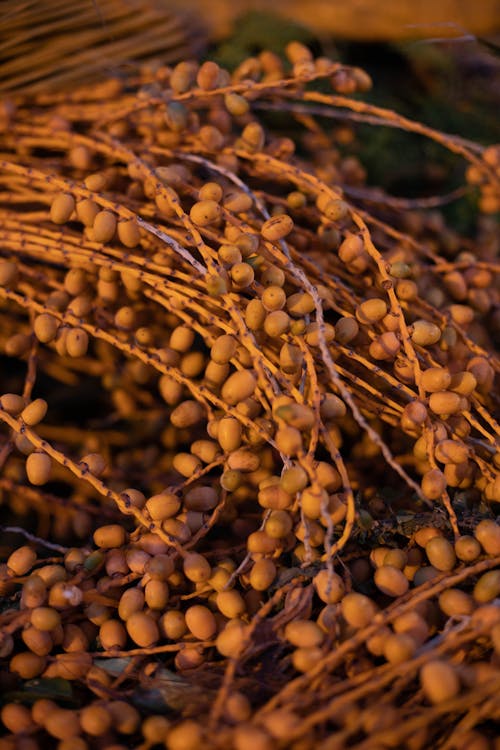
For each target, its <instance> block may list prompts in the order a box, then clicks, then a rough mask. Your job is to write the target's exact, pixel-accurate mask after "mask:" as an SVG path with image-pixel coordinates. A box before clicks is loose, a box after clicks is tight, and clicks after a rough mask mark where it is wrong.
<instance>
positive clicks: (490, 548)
mask: <svg viewBox="0 0 500 750" xmlns="http://www.w3.org/2000/svg"><path fill="white" fill-rule="evenodd" d="M474 536H475V537H476V539H477V540H478V542H479V543H480V545H481V547H482V548H483V549H484V551H485V552H486V553H487V554H488V555H499V554H500V526H499V525H498V524H497V523H496V522H495V521H493V520H490V519H485V520H483V521H480V522H479V523H478V525H477V526H476V528H475V529H474Z"/></svg>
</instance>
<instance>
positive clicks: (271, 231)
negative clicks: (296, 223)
mask: <svg viewBox="0 0 500 750" xmlns="http://www.w3.org/2000/svg"><path fill="white" fill-rule="evenodd" d="M292 229H293V219H292V217H291V216H288V214H279V215H278V216H273V217H272V218H271V219H268V220H267V221H266V222H264V224H263V225H262V227H261V230H260V231H261V233H262V236H263V237H264V239H266V240H269V241H270V242H276V241H277V240H282V239H283V238H284V237H286V236H287V234H290V232H291V231H292Z"/></svg>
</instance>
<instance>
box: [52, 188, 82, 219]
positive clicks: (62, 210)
mask: <svg viewBox="0 0 500 750" xmlns="http://www.w3.org/2000/svg"><path fill="white" fill-rule="evenodd" d="M75 206H76V203H75V199H74V198H73V196H72V195H69V194H68V193H59V194H58V195H56V197H55V198H54V200H53V201H52V205H51V207H50V218H51V220H52V221H53V222H54V224H65V223H66V222H67V221H68V220H69V218H70V216H71V214H72V213H73V211H74V210H75Z"/></svg>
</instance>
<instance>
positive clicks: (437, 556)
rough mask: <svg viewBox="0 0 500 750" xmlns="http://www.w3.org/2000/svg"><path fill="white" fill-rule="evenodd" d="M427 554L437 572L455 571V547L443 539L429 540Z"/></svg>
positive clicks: (426, 546)
mask: <svg viewBox="0 0 500 750" xmlns="http://www.w3.org/2000/svg"><path fill="white" fill-rule="evenodd" d="M425 553H426V555H427V557H428V558H429V562H430V564H431V565H433V566H434V567H435V568H437V570H443V571H446V570H453V568H454V567H455V564H456V555H455V550H454V548H453V545H452V544H451V543H450V542H449V541H448V540H447V539H444V538H443V537H438V536H437V537H434V538H433V539H429V541H428V542H427V544H426V545H425Z"/></svg>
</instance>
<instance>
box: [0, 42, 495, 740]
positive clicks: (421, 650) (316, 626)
mask: <svg viewBox="0 0 500 750" xmlns="http://www.w3.org/2000/svg"><path fill="white" fill-rule="evenodd" d="M287 55H288V63H287V65H285V64H284V63H282V61H281V60H280V59H279V58H277V57H276V56H275V55H273V54H272V53H268V52H264V53H262V54H261V55H260V56H259V57H258V58H250V59H248V60H246V61H245V62H244V63H243V64H242V65H241V66H240V67H239V68H238V69H237V70H236V71H235V72H234V73H233V74H232V75H230V74H229V73H228V72H227V71H225V70H223V69H221V68H219V67H218V66H217V65H216V64H215V63H212V62H206V63H204V64H202V65H201V66H200V65H198V64H195V63H191V62H185V63H179V64H178V65H177V66H175V67H174V68H168V67H163V68H161V69H160V70H159V71H158V73H157V74H155V75H153V74H151V73H150V74H147V73H146V72H143V73H142V76H141V77H138V78H136V79H134V80H130V81H129V82H128V83H127V85H126V86H125V85H124V84H123V83H120V82H119V81H117V80H110V81H107V82H106V83H105V84H102V85H100V86H96V87H88V86H87V87H84V88H81V89H77V90H75V91H72V92H65V93H59V94H57V95H52V96H51V95H47V94H46V95H43V96H41V95H40V96H32V97H31V98H28V97H24V98H18V99H17V100H16V101H10V102H8V101H4V102H3V105H2V124H3V125H2V132H1V161H0V182H1V188H0V202H1V208H0V211H1V214H0V215H1V230H0V239H1V243H0V248H1V249H0V253H1V255H2V262H1V264H0V299H1V313H0V314H1V321H2V325H1V328H0V339H1V341H0V343H1V347H2V351H3V353H4V364H3V368H2V379H3V382H2V389H1V392H2V394H3V395H2V396H1V398H0V407H1V409H0V422H1V423H2V427H3V429H2V435H3V437H2V446H1V452H0V463H1V466H2V476H1V478H0V487H1V489H2V493H3V494H2V498H3V507H4V511H5V513H6V515H8V517H9V519H10V520H9V524H10V525H9V526H8V527H7V528H4V532H5V533H8V534H10V536H5V543H4V553H5V558H4V559H5V563H4V564H3V566H2V568H1V569H0V576H1V582H2V593H3V605H2V606H3V613H2V614H1V615H0V628H1V630H0V632H1V641H0V643H1V646H0V649H1V657H2V659H3V660H4V661H3V663H4V665H5V669H4V673H3V676H2V688H3V691H4V694H5V695H6V703H5V704H4V706H3V708H2V710H1V718H2V721H3V723H4V725H5V727H6V730H7V734H6V736H5V738H4V740H3V741H2V742H3V744H2V747H6V748H10V747H18V742H19V741H20V740H22V741H23V742H25V743H28V746H29V747H30V748H31V747H35V746H38V745H37V743H38V744H39V745H40V746H41V745H43V743H44V742H46V741H48V737H52V738H56V739H58V740H59V741H60V745H59V747H60V748H63V749H64V748H66V747H70V746H71V747H82V748H87V747H92V748H93V747H96V748H97V747H99V748H101V747H108V746H109V747H111V746H113V747H117V746H119V747H126V746H131V745H129V743H132V744H133V746H138V744H140V743H141V742H142V743H143V744H142V745H140V746H141V747H151V746H154V745H158V744H164V743H165V744H166V747H167V748H168V749H169V750H177V749H180V748H193V749H194V748H198V747H207V748H235V750H246V748H252V750H257V748H259V749H260V748H264V749H266V750H267V748H269V749H270V748H275V747H281V748H285V747H293V748H295V750H299V748H300V749H301V750H306V749H307V748H322V749H323V750H333V749H334V748H344V747H350V748H357V749H359V750H361V748H363V749H368V748H371V750H374V748H386V747H398V748H403V747H405V748H415V749H417V748H424V747H430V746H432V747H436V748H437V747H442V748H448V749H451V748H459V747H466V746H467V747H469V746H472V745H474V747H476V746H477V747H493V744H492V742H493V740H492V737H493V733H494V729H493V724H494V722H495V721H496V720H498V718H499V711H500V699H499V691H498V688H499V686H500V663H499V657H500V606H499V601H498V597H499V596H500V568H499V563H500V526H499V525H498V524H497V523H496V521H495V519H494V516H495V511H496V508H498V503H499V502H500V475H499V466H500V453H499V451H498V437H499V434H500V428H499V425H498V422H497V419H496V416H495V410H496V407H497V405H498V398H497V393H496V392H495V378H496V376H497V373H498V370H499V367H500V362H499V359H498V356H497V355H496V353H495V351H494V345H493V336H494V335H495V333H494V332H495V330H496V332H497V334H498V328H499V314H498V301H499V288H498V270H499V262H498V251H499V241H498V236H497V233H496V225H495V221H494V212H495V211H496V210H498V202H499V195H500V193H499V182H500V149H499V148H498V147H497V146H490V147H488V148H483V147H481V146H478V145H475V144H472V143H468V142H465V141H463V140H462V139H460V138H459V137H456V136H449V135H444V134H442V133H439V132H436V131H434V130H432V129H430V128H428V127H425V126H424V125H421V124H418V123H415V122H412V121H410V120H408V119H405V118H402V117H400V116H398V115H397V114H396V113H394V112H392V111H388V110H383V109H380V108H377V107H375V106H373V105H370V104H368V103H366V102H364V101H363V99H362V98H361V97H360V96H358V94H359V93H361V94H362V93H363V92H365V91H366V90H367V89H368V88H369V87H370V84H371V82H370V79H369V77H368V76H367V75H366V74H365V73H364V72H363V71H362V70H360V69H357V68H348V67H345V66H342V65H341V64H339V63H334V62H332V61H331V60H329V59H327V58H319V59H313V57H312V55H311V54H310V52H309V50H308V49H307V48H305V47H304V46H303V45H301V44H299V43H291V44H290V45H289V46H288V48H287ZM148 76H149V77H148ZM318 79H321V82H322V89H321V91H320V90H319V89H318V88H317V87H316V81H318ZM274 110H279V112H280V113H285V114H286V118H285V120H287V124H289V122H290V121H292V120H294V121H295V122H296V127H295V130H294V132H295V134H296V137H295V139H294V140H292V139H291V138H290V137H289V136H288V135H282V134H281V135H280V134H279V133H276V132H275V131H273V129H272V128H270V127H267V126H265V125H264V122H265V121H267V120H268V121H269V122H270V123H272V122H273V117H275V115H274V114H273V112H274ZM339 113H340V114H344V115H345V114H346V113H347V114H348V115H349V117H350V118H351V119H352V122H353V123H355V121H356V120H359V119H361V120H368V121H369V122H371V123H373V124H374V125H385V126H387V125H389V126H391V127H398V128H403V129H405V130H407V131H409V132H410V133H413V134H415V135H420V136H425V137H427V138H430V139H433V140H434V141H436V142H438V143H440V144H441V145H442V146H443V147H445V148H448V149H449V150H451V151H452V152H453V153H455V154H457V156H458V157H461V158H462V159H463V160H464V161H465V163H466V166H467V170H466V175H465V177H466V180H465V182H466V184H465V188H464V189H465V190H466V191H469V192H470V191H474V192H475V194H476V195H477V196H478V198H479V207H480V209H481V211H482V212H483V215H482V217H480V218H478V229H477V235H476V236H475V237H474V238H472V239H471V238H464V237H460V236H459V235H457V233H456V232H454V231H453V229H452V228H450V227H448V226H446V223H445V221H444V219H443V216H442V214H441V213H440V212H438V211H436V210H435V209H436V207H439V205H440V203H441V201H440V199H439V198H430V199H429V198H427V199H425V200H422V201H419V200H417V199H414V200H412V201H404V200H395V199H391V198H390V197H388V196H386V195H384V194H383V193H381V192H380V191H373V190H369V189H368V188H367V187H366V186H365V184H364V183H365V173H364V170H363V167H362V165H361V164H360V163H359V161H358V160H357V159H356V157H355V156H353V155H352V154H351V155H349V154H347V155H342V149H345V148H346V144H348V143H349V140H350V138H349V137H347V136H348V135H349V133H348V132H347V131H346V126H345V125H343V127H342V128H340V129H336V130H332V129H331V126H330V121H331V118H336V117H338V116H339ZM282 121H283V119H282V120H281V122H282ZM344 122H345V121H344ZM349 132H350V133H351V136H352V134H353V131H349ZM341 144H342V145H341ZM446 199H449V196H448V197H447V198H446ZM430 208H432V210H429V209H430ZM488 214H489V215H488ZM9 514H10V515H9ZM19 535H23V536H24V537H25V540H24V542H25V543H23V545H22V546H20V547H16V544H18V543H19V540H20V539H22V536H21V537H20V536H19ZM110 657H112V658H110ZM42 688H43V691H42ZM141 737H142V740H141ZM117 743H118V745H117ZM474 743H475V744H474ZM19 746H20V745H19ZM23 747H24V745H23ZM495 747H497V745H495Z"/></svg>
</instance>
